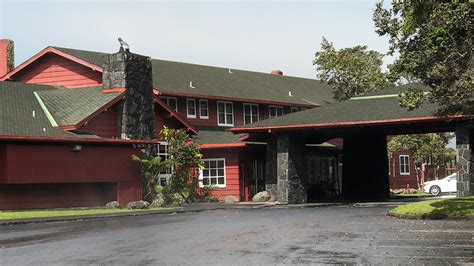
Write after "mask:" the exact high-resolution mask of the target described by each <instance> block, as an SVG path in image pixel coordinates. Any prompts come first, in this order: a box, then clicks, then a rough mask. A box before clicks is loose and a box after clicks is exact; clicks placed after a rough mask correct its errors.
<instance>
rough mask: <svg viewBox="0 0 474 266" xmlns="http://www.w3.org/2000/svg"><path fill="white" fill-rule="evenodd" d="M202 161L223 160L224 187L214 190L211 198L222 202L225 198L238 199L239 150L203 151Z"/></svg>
mask: <svg viewBox="0 0 474 266" xmlns="http://www.w3.org/2000/svg"><path fill="white" fill-rule="evenodd" d="M202 153H203V159H219V158H224V159H225V175H226V180H225V181H226V187H225V188H216V189H215V190H214V191H213V193H212V194H213V196H215V197H217V198H218V199H219V200H224V197H225V196H228V195H231V196H235V197H237V198H240V192H239V155H238V154H239V150H238V149H216V150H203V151H202Z"/></svg>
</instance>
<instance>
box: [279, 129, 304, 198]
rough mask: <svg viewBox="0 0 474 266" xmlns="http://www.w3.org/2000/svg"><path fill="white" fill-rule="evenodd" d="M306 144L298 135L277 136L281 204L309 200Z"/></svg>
mask: <svg viewBox="0 0 474 266" xmlns="http://www.w3.org/2000/svg"><path fill="white" fill-rule="evenodd" d="M304 144H305V143H304V138H303V137H302V136H298V135H296V134H281V135H278V136H277V139H276V148H277V160H276V177H277V180H276V181H277V198H278V201H279V202H280V203H289V204H299V203H305V202H306V200H307V195H306V187H305V184H306V182H305V180H306V179H305V171H304V170H305V167H304V166H305V161H304V151H305V149H304V148H305V147H304Z"/></svg>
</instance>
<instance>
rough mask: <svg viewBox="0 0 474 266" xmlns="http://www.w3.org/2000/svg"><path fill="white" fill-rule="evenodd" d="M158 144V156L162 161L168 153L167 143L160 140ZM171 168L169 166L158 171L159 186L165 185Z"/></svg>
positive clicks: (166, 157)
mask: <svg viewBox="0 0 474 266" xmlns="http://www.w3.org/2000/svg"><path fill="white" fill-rule="evenodd" d="M157 145H158V149H157V150H158V154H157V155H158V156H160V157H161V161H164V160H167V159H168V157H169V155H168V144H166V143H164V142H161V143H159V144H157ZM172 172H173V171H172V169H171V168H167V169H166V170H164V171H162V172H160V173H159V174H158V180H157V181H158V184H159V185H160V186H164V185H166V182H167V181H168V179H169V178H170V176H171V173H172Z"/></svg>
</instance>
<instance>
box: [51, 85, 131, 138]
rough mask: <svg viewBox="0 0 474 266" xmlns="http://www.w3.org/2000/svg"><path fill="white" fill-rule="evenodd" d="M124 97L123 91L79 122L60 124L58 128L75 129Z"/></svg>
mask: <svg viewBox="0 0 474 266" xmlns="http://www.w3.org/2000/svg"><path fill="white" fill-rule="evenodd" d="M124 97H125V93H121V94H119V95H118V96H117V97H115V98H114V99H113V100H112V101H110V102H108V103H106V104H105V105H103V106H102V107H100V108H99V109H97V110H96V111H95V112H93V113H92V114H90V115H89V116H87V117H86V118H84V119H82V120H81V121H80V122H79V123H77V124H76V125H65V126H60V128H62V129H64V130H68V131H70V130H77V129H78V128H80V127H82V126H83V125H85V124H87V122H89V121H90V120H91V119H93V118H94V117H96V116H98V115H100V114H101V113H102V112H104V111H105V110H107V109H108V108H110V107H111V106H112V105H114V104H116V103H118V102H119V101H120V100H122V99H123V98H124Z"/></svg>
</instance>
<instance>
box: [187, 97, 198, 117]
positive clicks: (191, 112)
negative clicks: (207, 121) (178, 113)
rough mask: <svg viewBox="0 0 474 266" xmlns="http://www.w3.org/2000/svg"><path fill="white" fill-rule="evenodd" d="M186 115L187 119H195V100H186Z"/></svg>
mask: <svg viewBox="0 0 474 266" xmlns="http://www.w3.org/2000/svg"><path fill="white" fill-rule="evenodd" d="M186 114H187V116H188V118H196V99H186Z"/></svg>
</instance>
